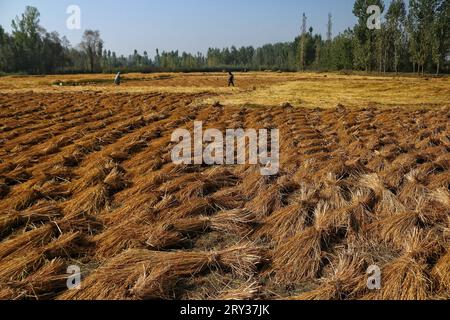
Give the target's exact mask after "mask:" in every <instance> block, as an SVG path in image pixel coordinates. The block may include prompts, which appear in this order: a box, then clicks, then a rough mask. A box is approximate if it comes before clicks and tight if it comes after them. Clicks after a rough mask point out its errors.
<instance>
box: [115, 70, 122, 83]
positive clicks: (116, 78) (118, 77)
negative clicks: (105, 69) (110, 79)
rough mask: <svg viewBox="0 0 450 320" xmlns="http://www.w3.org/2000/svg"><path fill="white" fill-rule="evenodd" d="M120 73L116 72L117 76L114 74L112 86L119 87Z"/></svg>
mask: <svg viewBox="0 0 450 320" xmlns="http://www.w3.org/2000/svg"><path fill="white" fill-rule="evenodd" d="M120 80H121V79H120V71H119V72H117V74H116V77H115V79H114V84H115V85H116V86H120Z"/></svg>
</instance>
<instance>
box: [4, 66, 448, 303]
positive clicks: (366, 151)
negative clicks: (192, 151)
mask: <svg viewBox="0 0 450 320" xmlns="http://www.w3.org/2000/svg"><path fill="white" fill-rule="evenodd" d="M112 79H113V76H111V75H73V76H46V77H19V76H14V77H13V76H8V77H0V115H1V122H0V299H38V300H48V299H58V300H72V299H76V300H102V299H118V300H141V299H214V300H216V299H220V300H236V299H239V300H259V299H268V300H271V299H292V300H311V299H325V300H329V299H333V300H359V299H362V300H374V299H378V300H379V299H381V300H387V299H389V300H416V299H419V300H422V299H424V300H425V299H449V298H450V171H449V167H450V152H449V151H450V79H449V78H448V77H447V78H445V77H444V78H416V77H406V76H399V77H377V76H364V75H343V74H309V73H305V74H296V73H268V72H267V73H266V72H260V73H242V74H236V85H237V86H236V87H235V88H227V87H226V83H227V78H226V74H219V73H217V74H200V73H198V74H149V75H143V74H127V75H125V77H124V82H123V84H122V85H121V86H119V87H118V86H114V85H113V84H112ZM194 121H203V124H204V127H205V129H207V128H217V129H219V130H222V131H224V130H226V129H233V128H255V129H262V128H265V129H271V128H278V129H279V130H280V143H281V144H280V157H281V163H280V172H279V174H278V175H276V176H262V175H261V174H260V170H259V166H252V165H235V166H231V165H230V166H207V165H175V164H174V163H173V162H172V160H171V151H172V148H173V146H174V144H173V143H172V142H171V134H172V132H173V131H175V130H176V129H179V128H187V129H190V130H191V128H192V125H193V122H194ZM73 265H75V266H79V267H80V270H81V273H82V282H81V288H80V289H78V290H69V289H68V287H67V283H66V282H67V278H68V273H67V268H68V267H69V266H73ZM370 266H378V267H379V268H380V270H381V288H380V289H378V290H371V289H369V287H368V286H367V281H368V277H369V275H368V274H367V270H368V268H369V267H370Z"/></svg>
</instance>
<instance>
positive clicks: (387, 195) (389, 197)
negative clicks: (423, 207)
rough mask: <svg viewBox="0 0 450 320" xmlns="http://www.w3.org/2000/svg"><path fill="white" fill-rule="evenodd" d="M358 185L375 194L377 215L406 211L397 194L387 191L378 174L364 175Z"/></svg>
mask: <svg viewBox="0 0 450 320" xmlns="http://www.w3.org/2000/svg"><path fill="white" fill-rule="evenodd" d="M358 184H359V186H360V187H362V188H368V189H369V190H372V191H373V192H374V193H375V196H376V199H377V203H376V205H375V208H374V211H375V212H376V213H377V214H379V215H381V216H383V215H384V216H385V215H392V214H395V213H399V212H405V211H406V208H405V206H404V205H403V204H402V203H401V202H400V201H399V200H398V198H397V196H396V195H395V194H393V193H392V192H391V191H390V190H388V189H386V187H385V186H384V184H383V182H382V181H381V179H380V177H379V176H378V175H377V174H376V173H374V174H369V175H363V176H362V177H361V179H360V180H359V183H358Z"/></svg>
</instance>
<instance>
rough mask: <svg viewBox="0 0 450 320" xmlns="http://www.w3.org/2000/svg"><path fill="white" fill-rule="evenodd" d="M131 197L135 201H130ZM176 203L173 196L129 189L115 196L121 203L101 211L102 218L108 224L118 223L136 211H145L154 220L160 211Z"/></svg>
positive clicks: (149, 218) (116, 202)
mask: <svg viewBox="0 0 450 320" xmlns="http://www.w3.org/2000/svg"><path fill="white" fill-rule="evenodd" d="M129 199H133V201H128V200H129ZM171 200H173V201H171ZM175 203H176V202H175V200H174V199H173V198H171V197H164V196H163V195H161V194H160V193H157V192H155V193H149V194H146V193H138V192H135V191H134V190H131V189H127V190H126V191H124V192H122V193H119V194H117V195H116V196H115V204H121V205H120V206H119V205H116V206H115V207H114V208H113V209H112V210H111V211H108V212H104V213H101V219H102V222H103V223H104V224H105V225H107V226H109V225H117V224H120V223H122V222H124V221H126V220H128V219H130V217H133V216H134V215H135V214H136V213H145V214H146V217H147V219H148V220H149V221H153V220H156V215H157V212H158V211H161V210H164V209H168V208H170V207H172V206H173V205H174V204H175Z"/></svg>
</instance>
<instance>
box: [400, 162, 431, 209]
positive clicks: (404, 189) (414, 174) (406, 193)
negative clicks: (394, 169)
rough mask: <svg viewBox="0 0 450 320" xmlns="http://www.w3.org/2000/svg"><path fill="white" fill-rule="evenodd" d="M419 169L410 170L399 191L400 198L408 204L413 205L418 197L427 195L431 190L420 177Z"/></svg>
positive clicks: (407, 205) (408, 205)
mask: <svg viewBox="0 0 450 320" xmlns="http://www.w3.org/2000/svg"><path fill="white" fill-rule="evenodd" d="M418 175H419V170H418V169H415V170H412V171H410V172H409V173H407V174H406V176H405V181H404V183H403V185H402V186H401V189H400V190H399V191H400V192H399V193H398V199H399V200H400V201H401V202H402V203H403V204H404V205H405V206H406V207H411V206H412V205H414V202H415V201H416V200H417V199H420V198H425V197H427V195H428V193H429V190H428V188H427V187H425V186H424V185H423V183H422V181H421V179H420V178H419V177H418Z"/></svg>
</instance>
